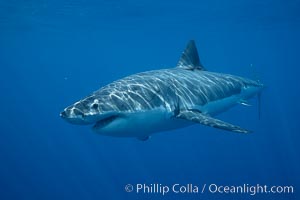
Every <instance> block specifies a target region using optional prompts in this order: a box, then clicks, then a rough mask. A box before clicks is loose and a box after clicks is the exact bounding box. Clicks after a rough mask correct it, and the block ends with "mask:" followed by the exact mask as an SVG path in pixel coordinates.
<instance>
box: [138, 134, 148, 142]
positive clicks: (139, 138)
mask: <svg viewBox="0 0 300 200" xmlns="http://www.w3.org/2000/svg"><path fill="white" fill-rule="evenodd" d="M149 138H150V136H148V135H146V136H142V137H138V138H137V139H138V140H140V141H147V140H149Z"/></svg>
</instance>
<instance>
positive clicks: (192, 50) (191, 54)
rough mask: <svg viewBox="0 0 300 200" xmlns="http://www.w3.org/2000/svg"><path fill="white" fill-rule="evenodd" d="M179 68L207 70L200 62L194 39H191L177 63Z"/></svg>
mask: <svg viewBox="0 0 300 200" xmlns="http://www.w3.org/2000/svg"><path fill="white" fill-rule="evenodd" d="M177 67H178V68H182V69H187V70H195V69H198V70H205V68H204V67H203V65H202V64H201V62H200V59H199V55H198V51H197V47H196V44H195V41H194V40H190V41H189V42H188V44H187V46H186V48H185V50H184V51H183V53H182V55H181V57H180V60H179V62H178V64H177Z"/></svg>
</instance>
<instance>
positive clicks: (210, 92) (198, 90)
mask: <svg viewBox="0 0 300 200" xmlns="http://www.w3.org/2000/svg"><path fill="white" fill-rule="evenodd" d="M262 89H263V85H262V84H261V83H259V82H258V81H253V80H249V79H245V78H242V77H238V76H233V75H229V74H220V73H214V72H209V71H206V70H205V69H204V67H203V65H202V64H201V62H200V60H199V57H198V52H197V49H196V46H195V43H194V41H190V42H189V43H188V45H187V47H186V49H185V51H184V52H183V54H182V56H181V58H180V60H179V62H178V65H177V66H176V67H175V68H171V69H162V70H155V71H148V72H142V73H138V74H134V75H131V76H128V77H125V78H123V79H120V80H117V81H114V82H112V83H110V84H108V85H106V86H104V87H102V88H100V89H99V90H98V91H95V92H94V93H92V94H91V95H90V96H88V97H86V98H84V99H82V100H80V101H78V102H76V103H75V104H73V105H71V106H69V107H67V108H65V109H64V111H62V112H61V114H60V115H61V117H62V118H64V119H65V120H66V121H68V122H70V123H73V124H79V125H92V129H93V130H94V131H95V132H97V133H100V134H103V135H109V136H116V137H136V138H139V139H142V140H145V139H147V138H148V137H149V136H150V135H151V134H153V133H156V132H162V131H168V130H172V129H177V128H182V127H186V126H189V125H192V124H195V123H200V124H202V125H207V126H211V127H215V128H219V129H223V130H229V131H233V132H240V133H248V132H249V131H248V130H245V129H243V128H241V127H238V126H235V125H232V124H229V123H227V122H224V121H221V120H218V119H215V118H214V116H215V115H217V114H219V113H221V112H224V111H226V110H227V109H229V108H231V107H233V106H235V105H237V104H242V105H248V104H247V102H246V100H247V99H249V98H251V97H253V96H255V95H257V94H259V93H260V92H261V90H262Z"/></svg>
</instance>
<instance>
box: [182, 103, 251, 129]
mask: <svg viewBox="0 0 300 200" xmlns="http://www.w3.org/2000/svg"><path fill="white" fill-rule="evenodd" d="M176 117H177V118H179V119H185V120H189V121H192V122H195V123H200V124H203V125H206V126H210V127H214V128H219V129H223V130H227V131H233V132H238V133H250V132H251V131H249V130H246V129H243V128H241V127H239V126H235V125H232V124H229V123H227V122H224V121H221V120H219V119H215V118H212V117H210V116H208V115H205V114H203V113H201V112H200V111H197V110H194V109H193V110H183V111H180V113H179V114H178V115H177V116H176Z"/></svg>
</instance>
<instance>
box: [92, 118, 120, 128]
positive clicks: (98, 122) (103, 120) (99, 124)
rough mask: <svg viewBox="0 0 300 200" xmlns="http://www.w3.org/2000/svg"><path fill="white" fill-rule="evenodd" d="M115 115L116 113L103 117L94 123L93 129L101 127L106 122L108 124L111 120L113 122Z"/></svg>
mask: <svg viewBox="0 0 300 200" xmlns="http://www.w3.org/2000/svg"><path fill="white" fill-rule="evenodd" d="M117 117H118V115H111V116H109V117H106V118H103V119H101V120H99V121H97V122H96V123H95V125H94V126H93V129H100V128H103V127H105V126H107V125H108V124H110V123H111V122H113V121H114V120H115V119H116V118H117Z"/></svg>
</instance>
